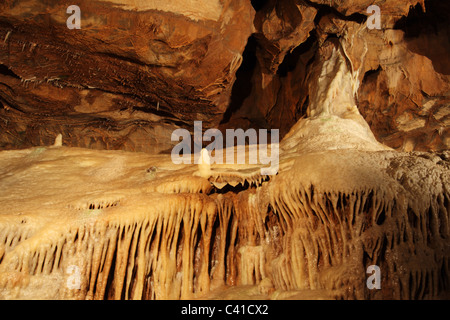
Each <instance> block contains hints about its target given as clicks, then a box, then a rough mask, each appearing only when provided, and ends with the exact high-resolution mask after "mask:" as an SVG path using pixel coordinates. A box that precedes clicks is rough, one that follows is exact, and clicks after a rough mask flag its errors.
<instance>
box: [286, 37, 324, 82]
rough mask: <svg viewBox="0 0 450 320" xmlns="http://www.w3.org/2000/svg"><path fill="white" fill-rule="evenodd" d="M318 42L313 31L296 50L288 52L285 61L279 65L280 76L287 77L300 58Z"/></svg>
mask: <svg viewBox="0 0 450 320" xmlns="http://www.w3.org/2000/svg"><path fill="white" fill-rule="evenodd" d="M316 43H317V36H316V33H315V32H311V34H310V36H309V37H308V39H306V41H305V42H303V43H302V44H300V45H299V46H298V47H296V48H295V49H294V50H292V51H291V52H289V53H288V54H286V56H285V57H284V59H283V62H282V63H281V64H280V65H279V67H278V70H277V74H278V75H279V76H280V77H285V76H286V75H287V74H288V73H289V72H291V71H293V70H294V69H295V67H296V66H297V63H298V61H299V60H300V57H301V56H302V55H303V54H304V53H306V52H308V51H309V50H311V48H313V46H314V45H315V44H316Z"/></svg>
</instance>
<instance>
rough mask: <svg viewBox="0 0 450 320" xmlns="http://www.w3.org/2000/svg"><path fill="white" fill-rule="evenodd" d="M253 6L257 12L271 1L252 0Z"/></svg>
mask: <svg viewBox="0 0 450 320" xmlns="http://www.w3.org/2000/svg"><path fill="white" fill-rule="evenodd" d="M251 3H252V7H253V9H255V11H256V12H258V11H261V10H262V9H264V7H265V6H266V5H267V3H269V0H251Z"/></svg>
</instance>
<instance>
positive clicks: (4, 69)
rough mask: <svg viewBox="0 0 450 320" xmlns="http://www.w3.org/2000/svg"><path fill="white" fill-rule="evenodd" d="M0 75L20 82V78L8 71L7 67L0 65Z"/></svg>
mask: <svg viewBox="0 0 450 320" xmlns="http://www.w3.org/2000/svg"><path fill="white" fill-rule="evenodd" d="M0 74H2V75H5V76H9V77H13V78H16V79H19V80H20V77H19V76H18V75H17V74H15V73H14V72H13V71H12V70H11V69H9V68H8V67H7V66H5V65H4V64H1V63H0Z"/></svg>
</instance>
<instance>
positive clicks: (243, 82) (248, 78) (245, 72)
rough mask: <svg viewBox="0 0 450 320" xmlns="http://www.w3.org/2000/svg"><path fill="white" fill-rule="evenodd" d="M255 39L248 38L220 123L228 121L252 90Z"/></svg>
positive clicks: (252, 37) (253, 37)
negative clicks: (228, 102)
mask: <svg viewBox="0 0 450 320" xmlns="http://www.w3.org/2000/svg"><path fill="white" fill-rule="evenodd" d="M256 47H257V40H256V38H255V36H254V35H251V36H250V37H249V38H248V41H247V46H246V47H245V50H244V52H243V54H242V64H241V66H240V67H239V69H238V70H237V71H236V80H235V82H234V84H233V88H232V90H231V97H230V104H229V105H228V109H227V111H225V114H224V115H223V119H222V121H221V122H220V123H221V124H223V123H227V122H228V121H230V118H231V116H232V115H233V113H235V112H236V111H237V110H238V109H239V108H240V107H241V106H242V104H243V102H244V100H245V98H247V97H248V96H249V95H250V93H251V91H252V77H253V73H254V70H255V67H256V61H257V58H256Z"/></svg>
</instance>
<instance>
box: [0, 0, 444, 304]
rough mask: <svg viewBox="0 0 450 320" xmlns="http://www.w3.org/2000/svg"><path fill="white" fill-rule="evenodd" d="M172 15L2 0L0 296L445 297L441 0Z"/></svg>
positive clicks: (117, 6)
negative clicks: (210, 142)
mask: <svg viewBox="0 0 450 320" xmlns="http://www.w3.org/2000/svg"><path fill="white" fill-rule="evenodd" d="M181 3H182V2H181V1H180V2H178V1H173V2H165V1H158V0H155V1H125V0H113V1H103V0H101V1H100V0H98V1H80V7H81V8H82V16H83V18H82V28H81V29H79V30H69V29H67V28H66V26H65V22H66V19H67V17H68V14H66V13H65V9H66V7H67V6H68V5H69V2H64V1H38V0H30V1H26V2H17V1H9V0H8V1H5V2H3V3H2V4H0V8H1V13H0V103H1V105H0V106H1V107H2V109H1V110H0V117H1V119H0V126H1V128H2V131H1V133H0V138H1V140H0V142H1V148H2V149H23V150H4V151H2V152H0V188H1V189H2V190H6V192H3V193H2V194H1V195H0V205H1V207H2V212H1V213H0V298H2V299H12V298H18V299H23V298H36V297H38V298H49V299H180V298H181V299H189V298H261V299H267V298H270V299H283V298H288V297H294V298H305V297H307V298H311V297H313V298H338V299H424V298H442V297H444V298H448V294H449V291H450V269H449V266H450V263H449V259H450V252H449V248H450V243H449V239H450V224H449V218H450V206H449V203H450V185H449V183H450V176H449V172H450V170H449V169H450V162H449V159H450V158H449V157H450V155H449V152H448V148H449V146H448V143H449V141H448V134H449V132H448V130H449V129H448V122H449V117H450V115H449V107H448V100H449V98H448V92H449V70H448V66H449V64H448V57H449V55H448V53H449V43H448V23H447V22H446V21H447V20H446V19H447V16H448V12H449V10H447V9H448V4H446V3H444V4H443V3H442V2H438V1H425V2H421V1H400V2H398V1H396V2H394V1H379V2H373V3H372V2H369V1H365V0H359V1H347V2H345V3H344V2H343V1H318V0H317V1H313V0H311V1H302V0H298V1H294V0H286V1H275V0H268V1H263V2H258V1H252V2H250V1H238V0H234V1H233V0H229V1H225V0H224V1H202V0H197V1H190V2H189V3H188V4H186V5H184V6H182V5H181ZM183 3H184V2H183ZM372 4H375V5H379V6H380V8H381V16H380V18H381V28H380V29H369V28H368V27H367V19H368V18H367V16H368V15H370V14H369V13H367V11H366V9H367V7H368V6H369V5H372ZM446 37H447V39H446ZM445 39H446V40H445ZM194 120H201V121H203V129H204V130H206V129H208V128H215V127H219V128H220V129H222V130H224V129H227V128H231V127H235V128H243V129H247V128H254V129H259V128H275V129H280V133H281V136H282V137H283V139H282V140H281V141H280V142H279V143H278V142H274V141H271V142H272V143H271V144H270V145H269V146H270V153H271V154H273V153H274V152H275V150H279V154H277V155H278V157H277V158H276V159H274V160H276V166H277V168H278V172H277V174H276V175H267V174H264V173H262V171H261V169H262V168H263V167H264V166H265V165H267V163H262V161H261V159H259V162H257V163H248V162H249V161H248V160H249V159H247V163H245V164H236V163H231V164H228V163H227V164H217V163H211V158H210V157H209V154H208V155H206V153H207V151H206V150H205V149H203V150H202V151H201V158H202V159H203V160H204V163H202V164H200V165H198V166H197V165H195V164H186V163H183V164H175V163H174V162H173V161H172V159H171V156H170V155H168V154H165V153H167V152H164V151H167V150H170V149H171V148H172V146H173V142H172V141H171V134H172V132H173V130H174V129H175V128H180V127H181V128H187V129H190V130H192V127H193V121H194ZM57 134H61V135H60V136H58V138H56V140H55V143H54V145H53V146H52V147H47V146H48V145H51V144H53V141H54V139H55V137H56V136H57ZM194 141H195V138H194ZM30 146H34V147H33V148H27V147H30ZM254 146H255V145H249V146H246V147H245V148H244V150H245V151H246V152H247V151H249V150H250V149H251V148H252V147H254ZM256 146H257V147H258V148H261V147H262V145H261V144H258V145H256ZM74 147H87V148H74ZM90 149H121V150H90ZM395 149H397V150H395ZM123 150H126V151H146V153H139V152H124V151H123ZM228 150H231V154H233V155H234V156H238V155H241V154H242V150H240V149H239V148H234V147H230V149H227V150H226V151H228ZM413 150H415V151H413ZM222 151H225V150H222ZM266 151H267V150H266ZM410 151H413V152H410ZM425 151H426V152H425ZM215 152H216V153H215V156H217V152H218V150H217V149H215ZM158 153H159V154H158ZM225 153H227V152H224V154H225ZM191 157H192V158H194V157H195V155H191ZM206 160H207V161H206ZM373 265H375V266H378V267H379V268H380V269H381V274H380V277H381V280H380V281H381V289H377V290H373V289H370V288H369V287H368V286H367V282H366V280H367V276H368V275H367V270H368V269H367V268H368V267H369V266H373Z"/></svg>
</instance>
